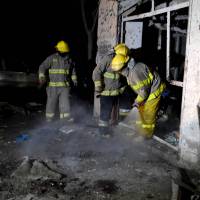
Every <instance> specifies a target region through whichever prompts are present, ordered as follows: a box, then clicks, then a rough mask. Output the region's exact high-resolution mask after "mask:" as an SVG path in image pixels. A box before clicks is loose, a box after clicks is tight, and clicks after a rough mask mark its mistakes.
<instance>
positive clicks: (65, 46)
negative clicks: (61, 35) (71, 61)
mask: <svg viewBox="0 0 200 200" xmlns="http://www.w3.org/2000/svg"><path fill="white" fill-rule="evenodd" d="M55 47H56V49H57V50H58V51H59V52H61V53H68V52H69V51H70V50H69V45H68V44H67V43H66V42H65V41H63V40H61V41H59V42H58V43H57V45H56V46H55Z"/></svg>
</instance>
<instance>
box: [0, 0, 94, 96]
mask: <svg viewBox="0 0 200 200" xmlns="http://www.w3.org/2000/svg"><path fill="white" fill-rule="evenodd" d="M80 1H81V0H75V1H72V0H67V1H53V2H50V1H47V2H46V3H45V2H44V3H41V2H42V1H40V2H39V1H38V2H37V1H23V2H20V1H17V2H14V1H13V2H11V1H6V2H1V3H0V26H1V28H0V30H1V31H0V34H1V35H0V58H1V60H2V59H3V60H4V61H5V64H6V70H7V71H23V72H28V73H29V72H33V73H37V71H38V67H39V65H40V64H41V62H42V61H43V60H44V59H45V58H46V57H47V56H49V55H50V54H51V53H54V52H55V48H54V46H55V44H56V43H57V42H58V41H59V40H62V39H64V40H66V42H67V43H68V44H69V46H70V50H71V54H72V57H73V59H74V61H75V62H76V68H77V73H78V80H79V85H78V89H77V91H78V93H79V94H80V95H81V96H82V97H84V98H86V97H88V98H89V99H92V95H93V92H92V89H93V83H92V80H91V71H92V70H91V69H93V68H94V67H95V55H96V46H95V48H94V50H95V52H94V57H93V60H92V61H88V60H87V35H86V32H85V30H84V26H83V20H82V15H81V5H80ZM96 5H97V1H95V0H94V1H90V0H86V6H85V9H86V14H87V17H88V23H89V26H90V25H91V21H90V20H91V19H92V17H91V16H92V13H93V10H95V8H96ZM96 27H97V26H96ZM94 38H95V39H96V30H95V31H94ZM94 45H96V41H95V42H94ZM91 63H92V66H91ZM0 70H2V65H1V66H0ZM2 95H3V94H2Z"/></svg>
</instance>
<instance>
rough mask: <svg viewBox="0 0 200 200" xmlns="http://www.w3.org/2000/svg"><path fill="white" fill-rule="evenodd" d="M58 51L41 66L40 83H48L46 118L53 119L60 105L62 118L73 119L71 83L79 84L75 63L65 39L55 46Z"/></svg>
mask: <svg viewBox="0 0 200 200" xmlns="http://www.w3.org/2000/svg"><path fill="white" fill-rule="evenodd" d="M55 48H56V50H57V52H56V53H54V54H52V55H50V56H48V57H47V58H46V59H45V60H44V61H43V62H42V64H41V65H40V66H39V83H40V84H41V85H42V84H44V83H47V88H46V91H47V104H46V120H47V121H52V120H53V119H54V117H55V114H56V108H57V104H58V105H59V114H60V119H64V120H67V121H72V120H73V118H72V117H71V113H70V102H69V87H70V83H74V85H77V77H76V72H75V64H74V62H73V60H72V59H71V56H70V54H69V52H70V49H69V46H68V44H67V43H66V42H65V41H63V40H62V41H59V42H58V43H57V45H56V46H55Z"/></svg>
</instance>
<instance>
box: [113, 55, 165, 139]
mask: <svg viewBox="0 0 200 200" xmlns="http://www.w3.org/2000/svg"><path fill="white" fill-rule="evenodd" d="M128 59H129V60H128ZM127 61H128V62H127ZM111 68H112V69H113V71H114V72H116V71H118V72H120V73H121V74H122V75H123V76H125V77H126V79H127V82H128V85H129V86H130V87H131V88H132V90H133V91H134V92H135V93H136V94H137V98H136V99H135V102H134V104H133V106H136V107H137V108H138V111H139V115H138V119H137V121H136V125H137V127H138V130H139V131H140V133H141V134H142V135H143V136H145V137H146V138H151V137H152V135H153V133H154V129H155V124H156V115H157V112H158V108H159V103H160V99H161V95H162V93H163V91H164V89H165V84H164V83H163V82H162V81H161V78H160V76H159V74H158V73H157V72H156V71H152V70H151V69H150V68H149V67H148V66H147V65H145V64H144V63H141V62H139V63H135V61H134V59H133V58H127V57H125V56H122V55H116V56H115V57H114V58H113V60H112V63H111Z"/></svg>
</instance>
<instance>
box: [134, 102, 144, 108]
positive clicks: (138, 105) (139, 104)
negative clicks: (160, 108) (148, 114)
mask: <svg viewBox="0 0 200 200" xmlns="http://www.w3.org/2000/svg"><path fill="white" fill-rule="evenodd" d="M144 104H145V102H144V101H142V102H140V103H138V102H134V103H133V104H132V107H136V108H139V107H140V106H143V105H144Z"/></svg>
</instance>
